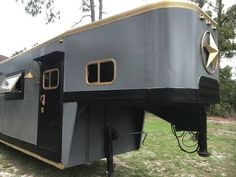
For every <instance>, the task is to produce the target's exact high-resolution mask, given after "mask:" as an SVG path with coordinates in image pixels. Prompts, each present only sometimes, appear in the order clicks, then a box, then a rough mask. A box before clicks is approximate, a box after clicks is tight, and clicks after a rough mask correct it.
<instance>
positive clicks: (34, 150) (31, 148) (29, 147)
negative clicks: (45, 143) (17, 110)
mask: <svg viewBox="0 0 236 177" xmlns="http://www.w3.org/2000/svg"><path fill="white" fill-rule="evenodd" d="M0 139H1V140H3V141H5V142H8V143H10V144H13V145H15V146H18V147H20V148H23V149H25V150H28V151H30V152H32V153H35V154H37V155H39V156H42V157H44V158H46V159H49V160H52V161H54V162H60V160H61V159H60V154H58V153H56V152H53V151H49V150H46V149H43V148H40V147H38V146H36V145H34V144H30V143H27V142H25V141H21V140H19V139H16V138H13V137H10V136H7V135H4V134H2V133H0Z"/></svg>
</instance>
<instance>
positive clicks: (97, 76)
mask: <svg viewBox="0 0 236 177" xmlns="http://www.w3.org/2000/svg"><path fill="white" fill-rule="evenodd" d="M85 77H86V78H85V79H86V83H87V84H88V85H109V84H112V83H113V82H114V81H115V78H116V62H115V60H114V59H112V58H111V59H102V60H97V61H92V62H90V63H89V64H88V65H87V67H86V76H85Z"/></svg>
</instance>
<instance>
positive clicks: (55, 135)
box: [36, 52, 64, 160]
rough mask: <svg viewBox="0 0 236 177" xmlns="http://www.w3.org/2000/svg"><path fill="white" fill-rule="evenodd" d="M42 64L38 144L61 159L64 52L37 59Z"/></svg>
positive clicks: (54, 157)
mask: <svg viewBox="0 0 236 177" xmlns="http://www.w3.org/2000/svg"><path fill="white" fill-rule="evenodd" d="M36 60H37V61H38V62H39V64H40V74H41V76H40V86H39V88H40V89H39V113H38V114H39V115H38V142H37V143H38V146H39V147H40V148H42V149H44V150H46V151H48V152H49V154H50V156H52V159H53V160H60V156H61V134H62V95H63V63H64V53H63V52H53V53H51V54H48V55H45V56H43V57H40V58H38V59H36Z"/></svg>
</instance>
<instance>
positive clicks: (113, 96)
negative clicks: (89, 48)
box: [63, 87, 219, 105]
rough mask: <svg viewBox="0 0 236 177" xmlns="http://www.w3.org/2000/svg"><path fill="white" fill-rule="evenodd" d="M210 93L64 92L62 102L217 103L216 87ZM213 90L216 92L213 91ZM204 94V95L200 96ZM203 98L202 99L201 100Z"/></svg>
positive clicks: (155, 90)
mask: <svg viewBox="0 0 236 177" xmlns="http://www.w3.org/2000/svg"><path fill="white" fill-rule="evenodd" d="M209 88H210V89H211V90H213V91H212V92H211V91H208V90H206V91H204V92H203V90H204V88H202V89H201V90H198V89H175V88H161V89H146V90H145V89H134V90H107V91H80V92H65V93H64V96H63V97H64V102H83V103H84V102H86V103H93V102H106V103H107V102H114V103H117V101H118V102H124V103H125V102H127V101H129V104H130V102H136V103H140V104H145V105H147V104H155V105H166V104H186V103H187V104H188V103H189V104H196V103H197V104H198V103H199V104H214V103H217V102H218V100H219V99H218V98H219V96H218V95H217V93H218V91H217V89H218V87H216V88H214V87H209ZM214 89H215V90H216V91H214ZM202 93H204V95H202ZM212 93H214V94H213V95H212ZM203 98H204V99H203Z"/></svg>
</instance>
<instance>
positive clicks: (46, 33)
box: [0, 0, 236, 68]
mask: <svg viewBox="0 0 236 177" xmlns="http://www.w3.org/2000/svg"><path fill="white" fill-rule="evenodd" d="M25 1H27V0H25ZM54 1H55V6H56V8H57V9H58V10H60V11H61V19H60V20H57V21H56V22H55V23H53V24H49V25H46V23H45V22H46V21H45V15H44V14H42V15H40V16H37V17H32V16H30V15H28V14H27V13H25V11H24V5H23V4H21V3H20V2H21V0H19V2H18V3H16V0H0V54H1V55H5V56H11V55H12V54H13V53H14V52H15V51H19V50H21V49H24V48H27V49H30V48H32V46H33V45H34V44H35V43H38V44H40V43H42V42H45V41H47V40H49V39H51V38H53V37H55V36H57V35H59V34H61V33H63V32H65V31H67V30H70V29H71V27H72V26H73V25H74V23H76V22H78V21H79V20H80V18H81V16H82V15H83V14H82V12H81V10H80V6H81V1H80V0H67V1H65V0H64V1H62V0H54ZM152 2H157V0H104V11H105V12H106V14H104V16H105V17H108V16H111V15H114V14H118V13H121V12H124V11H127V10H130V9H133V8H135V7H138V6H142V5H144V4H148V3H152ZM223 3H224V4H225V9H227V8H228V7H229V6H231V5H233V4H234V0H223ZM89 20H90V19H89V18H86V19H84V20H83V21H82V23H80V24H79V25H77V26H76V27H78V26H81V25H83V24H86V23H89V22H90V21H89ZM221 63H222V66H225V65H230V66H232V67H233V68H236V59H234V60H233V59H232V60H222V62H221Z"/></svg>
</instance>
